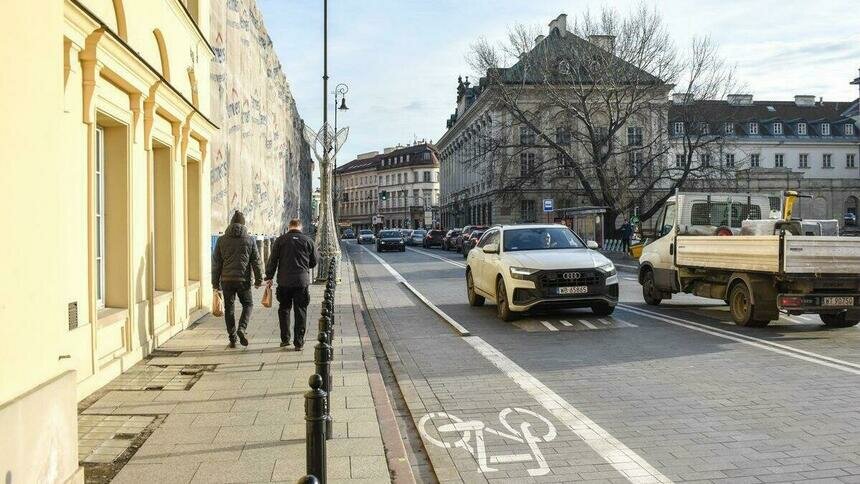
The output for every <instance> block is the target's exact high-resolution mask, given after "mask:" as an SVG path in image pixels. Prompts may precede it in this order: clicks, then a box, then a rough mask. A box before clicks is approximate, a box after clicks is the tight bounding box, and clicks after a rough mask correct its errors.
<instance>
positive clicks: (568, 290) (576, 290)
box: [556, 286, 588, 294]
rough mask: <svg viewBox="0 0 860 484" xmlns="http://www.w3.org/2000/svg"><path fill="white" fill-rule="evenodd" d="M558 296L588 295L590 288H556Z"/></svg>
mask: <svg viewBox="0 0 860 484" xmlns="http://www.w3.org/2000/svg"><path fill="white" fill-rule="evenodd" d="M556 291H557V293H558V294H586V293H588V286H567V287H559V288H556Z"/></svg>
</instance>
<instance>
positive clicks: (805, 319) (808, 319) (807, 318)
mask: <svg viewBox="0 0 860 484" xmlns="http://www.w3.org/2000/svg"><path fill="white" fill-rule="evenodd" d="M795 317H796V318H800V319H802V320H804V321H809V322H810V323H812V322H815V320H814V319H812V318H810V317H809V316H803V315H801V316H795Z"/></svg>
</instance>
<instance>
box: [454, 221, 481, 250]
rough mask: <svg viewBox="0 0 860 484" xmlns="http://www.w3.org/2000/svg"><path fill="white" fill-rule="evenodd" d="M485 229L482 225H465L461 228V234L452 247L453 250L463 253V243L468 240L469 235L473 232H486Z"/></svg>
mask: <svg viewBox="0 0 860 484" xmlns="http://www.w3.org/2000/svg"><path fill="white" fill-rule="evenodd" d="M486 229H487V227H485V226H483V225H467V226H465V227H463V233H461V234H460V236H459V237H457V242H456V245H455V247H454V250H456V251H457V252H463V241H464V240H466V239H468V238H469V234H471V233H472V231H473V230H486Z"/></svg>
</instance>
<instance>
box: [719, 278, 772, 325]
mask: <svg viewBox="0 0 860 484" xmlns="http://www.w3.org/2000/svg"><path fill="white" fill-rule="evenodd" d="M729 313H731V315H732V320H733V321H734V322H735V324H737V325H738V326H745V327H748V328H763V327H765V326H767V325H768V324H770V321H769V320H760V319H755V318H754V315H755V305H754V304H753V303H752V297H751V295H750V289H749V287H747V284H746V283H745V282H743V281H738V282H737V283H735V285H733V286H732V290H731V292H730V293H729Z"/></svg>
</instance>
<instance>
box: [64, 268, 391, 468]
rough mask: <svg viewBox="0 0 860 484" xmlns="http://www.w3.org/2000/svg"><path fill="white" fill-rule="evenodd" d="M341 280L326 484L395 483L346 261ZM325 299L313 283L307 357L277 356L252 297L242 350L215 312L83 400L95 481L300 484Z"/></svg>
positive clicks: (273, 327)
mask: <svg viewBox="0 0 860 484" xmlns="http://www.w3.org/2000/svg"><path fill="white" fill-rule="evenodd" d="M341 275H342V279H343V280H342V282H341V283H340V284H339V285H338V286H337V292H336V297H335V304H336V310H335V311H336V322H337V325H336V327H335V331H336V335H335V340H334V344H333V346H334V354H335V359H334V361H333V362H332V373H333V386H334V389H333V392H332V397H331V413H332V418H333V420H334V438H333V439H332V440H329V441H328V477H329V481H330V482H342V483H360V482H367V483H370V482H374V483H378V482H389V471H388V465H387V463H386V457H385V452H384V449H383V443H382V437H381V433H380V428H379V423H378V419H377V414H376V411H375V409H374V401H373V398H372V396H371V389H370V385H369V382H368V371H367V369H366V367H365V362H364V354H363V351H362V345H361V340H360V337H359V332H358V328H357V326H356V321H355V316H354V313H353V308H352V298H351V294H350V293H351V287H352V285H353V281H352V270H351V267H349V266H348V265H347V264H346V263H343V265H342V272H341ZM323 290H324V286H322V285H314V286H311V301H312V302H311V305H310V306H309V308H308V320H309V321H308V331H307V334H306V338H305V340H306V341H305V348H304V351H302V352H300V353H299V352H295V351H293V348H292V347H288V348H279V346H278V345H279V343H280V337H279V331H278V323H277V311H276V307H272V308H264V307H262V305H261V304H259V301H260V298H261V296H262V290H256V291H254V301H255V306H254V313H253V315H252V317H251V321H250V324H249V325H248V338H249V340H250V345H249V346H248V347H247V348H242V347H241V346H239V347H238V348H236V349H230V348H228V347H227V337H226V331H225V329H224V319H223V318H215V317H212V316H211V315H209V316H206V317H204V318H203V319H201V320H200V321H198V322H197V323H195V324H194V325H192V326H191V327H189V328H188V329H186V330H185V331H183V332H181V333H179V334H178V335H176V336H175V337H173V338H172V339H171V340H169V341H168V342H167V343H166V344H165V345H164V346H163V347H161V348H159V349H158V351H156V353H155V354H154V355H153V357H152V358H150V359H148V360H144V361H143V362H141V363H139V364H137V365H135V366H134V367H132V368H131V369H129V371H127V372H126V373H124V374H123V375H121V376H119V377H118V378H117V379H115V380H114V381H112V382H111V383H110V384H108V385H107V386H106V387H105V388H103V389H102V390H100V391H99V392H97V393H96V394H95V395H94V396H92V397H90V398H88V399H87V400H85V401H84V402H82V404H81V405H80V409H82V412H81V414H80V417H79V443H80V449H79V453H80V456H79V457H80V461H81V462H82V463H83V465H84V466H85V468H86V477H87V480H88V482H91V481H92V482H107V481H108V480H110V479H111V476H114V475H115V477H113V480H112V481H111V482H116V483H138V482H160V483H174V482H175V483H189V482H193V483H198V482H200V483H204V482H205V483H213V482H291V483H295V482H296V481H297V480H298V479H299V478H300V477H301V476H303V475H304V474H305V422H304V397H303V395H304V393H305V391H307V390H308V377H309V376H310V375H311V374H313V372H314V364H313V355H314V349H313V346H314V345H315V344H316V341H315V338H316V335H317V331H318V330H317V327H318V324H317V319H318V318H319V312H320V301H321V300H322V294H323ZM237 306H238V303H237ZM275 306H277V304H275ZM237 319H238V311H237ZM369 358H370V359H372V358H374V356H373V355H369ZM373 364H374V365H375V361H374V362H373ZM120 467H121V468H120ZM117 470H118V473H117Z"/></svg>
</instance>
